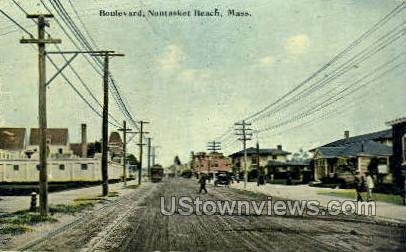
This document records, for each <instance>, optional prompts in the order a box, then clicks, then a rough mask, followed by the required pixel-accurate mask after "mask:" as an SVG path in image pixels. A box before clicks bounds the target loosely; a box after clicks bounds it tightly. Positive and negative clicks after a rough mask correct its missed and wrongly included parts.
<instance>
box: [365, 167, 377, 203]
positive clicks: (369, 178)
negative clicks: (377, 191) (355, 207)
mask: <svg viewBox="0 0 406 252" xmlns="http://www.w3.org/2000/svg"><path fill="white" fill-rule="evenodd" d="M365 175H367V189H368V196H367V201H370V200H372V191H373V189H374V187H375V184H374V179H373V178H372V176H371V174H370V173H369V172H366V173H365Z"/></svg>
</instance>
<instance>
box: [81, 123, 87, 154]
mask: <svg viewBox="0 0 406 252" xmlns="http://www.w3.org/2000/svg"><path fill="white" fill-rule="evenodd" d="M86 128H87V126H86V124H85V123H82V141H81V147H82V155H81V157H82V158H86V157H87V129H86Z"/></svg>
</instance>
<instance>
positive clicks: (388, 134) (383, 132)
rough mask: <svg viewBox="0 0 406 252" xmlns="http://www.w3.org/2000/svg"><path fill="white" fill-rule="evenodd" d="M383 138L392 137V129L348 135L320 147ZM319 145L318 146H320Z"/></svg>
mask: <svg viewBox="0 0 406 252" xmlns="http://www.w3.org/2000/svg"><path fill="white" fill-rule="evenodd" d="M385 139H392V129H387V130H381V131H377V132H373V133H368V134H363V135H358V136H354V137H350V138H348V139H340V140H337V141H334V142H331V143H328V144H325V145H323V146H320V147H339V146H343V145H347V144H352V143H355V142H362V141H369V140H372V141H380V140H385ZM320 147H319V148H320ZM316 149H318V148H314V149H312V150H311V151H314V150H316Z"/></svg>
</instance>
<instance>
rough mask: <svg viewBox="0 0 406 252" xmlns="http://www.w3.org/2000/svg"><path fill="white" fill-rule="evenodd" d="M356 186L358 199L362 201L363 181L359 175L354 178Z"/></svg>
mask: <svg viewBox="0 0 406 252" xmlns="http://www.w3.org/2000/svg"><path fill="white" fill-rule="evenodd" d="M354 186H355V192H356V193H357V201H361V202H362V196H361V190H362V188H361V181H360V180H359V178H358V177H355V178H354Z"/></svg>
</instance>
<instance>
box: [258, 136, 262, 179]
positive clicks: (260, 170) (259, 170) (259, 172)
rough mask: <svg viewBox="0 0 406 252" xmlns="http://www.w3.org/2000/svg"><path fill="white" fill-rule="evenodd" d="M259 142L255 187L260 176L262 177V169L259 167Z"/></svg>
mask: <svg viewBox="0 0 406 252" xmlns="http://www.w3.org/2000/svg"><path fill="white" fill-rule="evenodd" d="M259 154H260V153H259V142H258V141H257V185H258V186H259V185H260V183H261V176H262V169H261V168H260V167H259V165H260V162H259V157H260V155H259Z"/></svg>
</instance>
